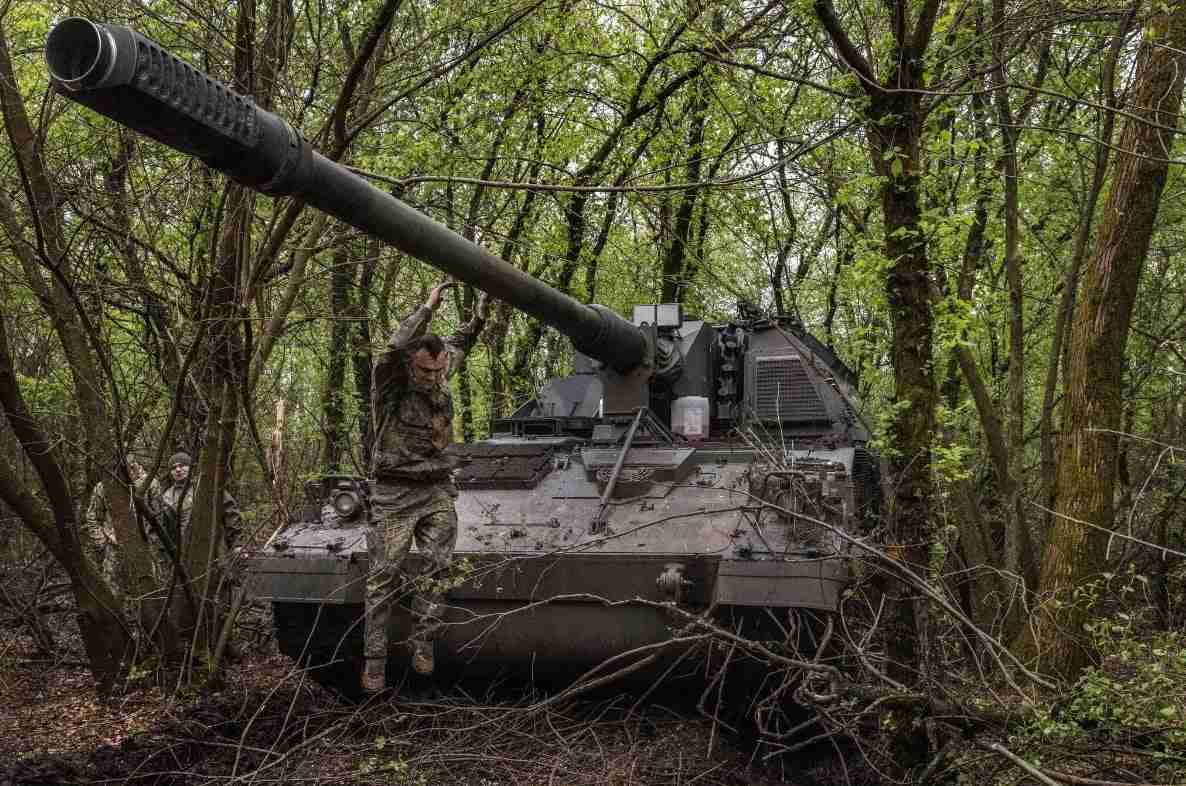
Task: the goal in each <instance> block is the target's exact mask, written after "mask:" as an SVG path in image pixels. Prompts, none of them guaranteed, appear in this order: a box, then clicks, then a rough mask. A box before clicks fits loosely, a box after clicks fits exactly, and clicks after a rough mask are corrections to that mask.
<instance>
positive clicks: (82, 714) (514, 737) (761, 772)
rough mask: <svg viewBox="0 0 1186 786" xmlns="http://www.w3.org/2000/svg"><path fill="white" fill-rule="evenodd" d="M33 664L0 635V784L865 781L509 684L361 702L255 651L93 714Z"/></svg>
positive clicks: (77, 690) (712, 734) (652, 713)
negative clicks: (216, 684)
mask: <svg viewBox="0 0 1186 786" xmlns="http://www.w3.org/2000/svg"><path fill="white" fill-rule="evenodd" d="M70 649H71V651H70V652H67V653H66V654H65V656H64V657H62V658H60V659H58V660H56V661H53V662H50V661H44V660H41V661H39V660H37V659H36V658H35V657H34V655H33V650H32V646H31V641H28V640H26V639H24V638H23V637H22V636H20V635H17V634H14V633H13V632H11V631H8V632H0V707H2V708H3V711H2V712H0V786H9V784H14V785H15V784H59V783H135V784H213V783H219V784H224V783H239V782H242V783H276V782H303V783H314V784H320V783H324V784H330V783H335V784H337V783H376V784H378V783H382V784H409V786H419V785H420V784H437V783H449V784H462V785H463V786H464V785H466V784H472V785H473V786H502V785H503V784H622V785H623V786H625V785H626V784H630V785H631V786H634V785H635V784H637V785H639V786H642V785H644V784H688V785H690V784H697V785H698V786H714V784H715V785H718V786H757V785H765V784H775V783H789V784H795V786H812V785H813V784H833V783H845V782H846V780H848V781H849V782H852V783H854V784H866V783H870V782H872V780H873V778H872V774H871V773H870V772H869V771H868V770H867V769H865V768H864V767H863V766H862V763H861V762H860V761H859V756H854V755H853V753H852V751H846V752H845V753H844V755H843V757H840V756H837V754H836V752H835V751H833V750H832V749H831V748H830V746H825V749H824V750H816V751H813V752H811V753H809V754H799V755H796V756H795V757H793V759H788V758H787V757H783V758H781V759H775V760H768V761H763V760H762V752H761V751H756V750H755V749H754V748H753V746H752V745H751V744H749V743H748V742H747V741H746V740H745V739H744V738H743V737H739V736H737V735H734V734H730V733H729V732H727V731H726V730H724V729H722V728H721V727H720V726H719V725H716V724H714V723H713V722H711V721H710V720H709V719H706V718H703V717H700V716H699V715H698V714H696V713H690V712H688V711H687V710H686V708H685V709H683V710H676V709H673V708H672V707H671V706H670V705H669V704H664V703H663V702H662V700H658V701H654V702H651V703H649V704H647V705H645V706H642V707H634V704H635V698H636V697H633V696H631V695H629V694H621V695H616V696H609V697H599V698H598V699H597V700H584V701H575V702H570V703H567V704H565V705H563V706H559V707H546V708H541V706H540V702H539V699H540V698H541V697H540V696H538V695H532V694H531V692H530V688H529V687H527V686H520V687H518V688H517V689H515V690H517V691H518V693H516V692H515V690H510V691H508V689H507V686H501V687H500V690H499V692H498V696H497V697H494V696H493V695H490V694H488V695H485V696H479V695H475V694H474V693H473V686H469V687H468V688H465V689H463V688H453V689H450V690H449V691H448V692H445V693H441V692H440V691H439V689H437V688H427V689H425V688H420V689H417V690H416V691H415V692H414V693H412V694H408V693H407V692H405V695H400V696H392V697H387V698H385V699H384V700H382V701H372V702H370V703H368V704H364V705H361V706H357V705H350V704H347V703H343V702H341V701H339V700H338V699H337V698H336V697H335V696H333V695H331V694H330V693H328V692H327V691H324V690H322V689H321V688H319V687H318V686H316V685H313V684H310V683H309V681H308V680H306V679H304V677H303V675H302V674H301V673H300V672H299V671H297V670H295V669H294V668H293V666H292V664H291V662H290V661H288V660H287V659H286V658H284V657H282V656H280V655H277V654H275V652H274V650H272V649H271V648H270V647H269V646H267V645H264V646H262V647H257V648H256V650H255V651H253V652H249V653H246V654H245V655H244V656H243V657H242V658H241V660H240V661H239V662H238V663H235V664H234V665H233V666H232V667H231V668H230V670H229V674H228V676H227V679H226V682H225V685H224V686H223V687H222V688H221V689H220V690H217V691H214V690H210V691H203V692H198V691H182V692H179V693H178V692H174V691H172V690H168V689H166V688H165V687H163V685H162V683H164V684H171V680H172V678H171V677H169V676H167V675H161V674H149V673H145V674H141V675H138V678H137V679H136V680H135V681H134V682H133V684H131V685H130V686H128V689H127V690H125V691H123V692H122V693H121V695H119V696H117V697H115V698H113V699H111V700H109V701H106V702H101V701H99V700H98V698H97V697H96V695H95V691H94V686H93V683H92V681H91V678H90V675H89V673H88V671H87V670H86V668H85V666H84V665H83V663H82V661H81V658H80V656H79V654H78V652H77V651H76V649H75V648H73V647H72V648H70Z"/></svg>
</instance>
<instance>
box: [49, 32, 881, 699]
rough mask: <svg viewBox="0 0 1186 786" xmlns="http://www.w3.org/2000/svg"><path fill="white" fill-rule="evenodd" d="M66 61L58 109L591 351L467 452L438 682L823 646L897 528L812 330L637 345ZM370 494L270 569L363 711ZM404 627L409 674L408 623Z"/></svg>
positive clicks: (103, 71)
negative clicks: (817, 615) (872, 530)
mask: <svg viewBox="0 0 1186 786" xmlns="http://www.w3.org/2000/svg"><path fill="white" fill-rule="evenodd" d="M46 60H47V63H48V64H49V68H50V71H51V74H52V76H53V84H54V87H55V89H56V90H57V91H58V92H59V93H61V94H62V95H64V96H66V97H68V98H71V99H73V100H75V101H78V102H79V103H82V104H84V105H86V106H88V107H91V108H92V109H94V110H95V111H98V112H100V113H101V114H104V115H107V116H108V117H111V118H112V119H114V120H116V121H118V122H120V123H122V124H124V125H127V126H129V127H131V128H133V129H135V130H137V131H140V132H141V133H144V134H146V135H148V136H150V137H152V138H153V139H156V140H158V141H160V142H162V143H164V144H166V145H168V146H170V147H172V148H174V149H176V150H179V151H181V152H183V153H186V154H189V155H193V156H196V157H198V158H200V159H201V160H203V161H204V162H206V163H207V164H208V165H210V166H211V167H212V168H214V169H217V170H218V171H220V172H223V173H225V174H227V175H228V176H230V177H231V178H233V179H234V180H236V181H237V182H240V183H242V184H244V185H246V186H248V187H251V188H254V189H258V190H259V191H262V192H264V193H267V194H272V195H276V196H292V197H294V198H297V199H300V200H303V201H304V202H306V203H308V204H310V205H312V206H314V207H316V208H319V209H321V210H323V211H325V212H327V213H329V214H330V215H333V216H334V217H336V218H339V219H341V220H342V221H344V222H346V223H349V224H351V225H353V226H355V227H357V228H359V229H360V230H362V231H364V232H366V233H368V234H370V235H373V236H375V237H378V238H380V239H382V240H384V241H386V242H388V243H390V244H392V245H393V246H395V247H397V248H399V249H401V250H402V251H404V252H406V253H408V254H410V255H412V256H415V257H416V258H418V259H420V260H422V261H424V262H426V263H428V264H430V265H433V266H434V267H437V268H439V269H441V270H442V271H444V272H446V273H449V274H450V275H453V276H455V277H456V278H458V279H460V280H462V281H464V282H466V283H469V284H472V285H474V286H476V287H478V288H480V289H482V290H484V291H486V292H488V293H490V294H491V295H492V296H494V297H496V298H498V299H500V300H503V301H505V302H507V303H510V304H512V305H513V306H515V307H516V308H518V309H520V310H521V311H523V312H525V313H527V314H529V315H531V316H533V317H535V318H536V319H538V320H540V321H541V322H544V323H546V324H548V325H551V326H553V327H555V328H556V329H557V330H559V331H561V332H562V333H564V334H565V335H567V336H568V337H569V338H571V339H572V341H573V345H574V347H575V348H576V350H577V356H576V364H575V365H576V373H574V374H573V375H571V376H569V377H565V378H561V379H554V380H551V381H550V382H548V383H547V384H546V385H545V386H544V387H543V388H542V389H541V390H540V391H539V393H538V394H537V396H536V397H535V398H534V399H532V400H531V401H530V402H528V403H527V404H525V405H523V406H522V407H520V408H519V409H518V410H517V411H516V412H514V413H513V414H512V415H511V416H510V417H507V418H498V419H494V420H493V421H492V422H491V437H490V438H489V439H486V440H483V441H481V442H476V443H470V444H463V445H458V446H455V447H454V449H453V451H454V454H455V456H456V458H457V461H458V471H457V473H456V480H457V483H458V486H459V488H460V497H459V498H458V500H457V511H458V519H459V532H458V541H457V548H456V554H457V556H458V558H459V562H458V564H459V565H461V566H464V567H463V571H464V572H463V573H462V575H460V576H456V577H444V579H443V580H448V581H449V583H450V586H451V589H450V591H449V594H448V596H447V597H448V606H449V609H448V612H447V615H446V621H447V622H448V623H450V624H448V625H446V626H445V633H444V635H443V638H442V639H441V641H439V642H438V644H437V663H438V668H439V669H445V670H447V669H448V668H449V667H450V666H453V667H456V668H458V669H464V670H465V672H466V673H477V672H490V671H504V670H510V671H514V670H519V671H522V672H525V673H530V674H532V675H535V676H540V675H543V674H546V673H548V672H551V673H553V674H560V675H568V676H573V677H575V676H577V675H579V674H580V673H582V672H584V671H585V670H586V669H591V668H596V667H597V666H598V665H600V664H606V663H608V664H609V666H610V667H612V668H611V670H616V669H618V668H626V669H627V670H630V669H633V668H634V667H635V666H637V665H638V663H639V661H640V660H642V659H647V660H648V662H650V661H653V662H654V664H655V665H657V666H658V665H662V664H663V663H665V662H669V661H670V659H672V658H675V657H678V656H680V654H681V653H683V652H684V648H683V646H682V645H672V646H667V643H668V642H669V641H670V640H671V639H672V636H673V635H674V632H675V631H677V630H680V629H684V630H691V629H694V628H695V623H693V622H691V620H693V619H695V617H696V616H697V615H701V614H704V613H705V612H711V618H712V619H713V620H715V621H716V622H721V623H728V624H734V625H737V626H739V627H740V629H741V630H742V631H743V632H744V633H745V634H746V635H753V636H761V637H766V638H769V637H775V638H780V639H781V638H785V637H787V636H788V635H791V636H793V637H795V639H796V641H795V642H794V643H802V642H800V641H798V637H799V634H798V633H794V632H795V631H798V632H800V633H801V632H802V631H804V630H807V629H809V627H810V626H804V625H797V624H794V621H793V620H791V619H789V618H790V617H796V616H797V615H798V613H799V612H800V611H801V610H812V611H815V612H823V613H827V612H831V611H834V610H835V609H836V608H837V607H838V604H839V598H840V593H841V590H842V588H843V587H844V585H845V583H846V582H847V581H848V579H849V570H848V564H849V563H848V558H847V555H848V553H849V547H850V544H851V541H852V535H853V533H855V532H856V530H857V529H858V527H859V526H860V523H861V522H862V521H863V520H865V519H866V518H868V517H869V515H871V514H872V513H874V512H875V511H876V507H877V501H878V499H879V491H878V472H877V463H876V460H875V457H874V456H873V454H871V453H870V452H869V450H868V449H867V447H866V446H867V443H868V440H869V434H868V432H867V430H866V429H865V427H864V426H863V424H862V422H861V420H860V418H859V416H858V408H857V406H856V399H855V396H854V395H853V389H854V386H855V384H854V379H853V377H852V375H851V373H850V372H849V371H848V370H847V369H846V368H845V367H844V365H843V364H842V363H841V362H840V361H839V360H838V359H837V358H836V357H835V356H834V355H833V353H832V352H831V351H830V350H829V349H828V348H827V347H825V346H823V345H822V344H821V343H820V342H818V341H817V340H816V339H815V338H814V337H812V336H811V335H810V334H809V333H807V332H805V331H804V330H803V329H802V326H801V325H799V324H798V323H797V322H796V321H794V320H791V319H788V318H779V317H775V318H764V317H761V316H759V315H756V314H752V313H749V314H741V315H739V316H738V317H737V318H736V319H733V320H731V321H727V322H722V323H712V322H708V321H705V320H701V319H698V318H695V317H693V316H691V315H688V314H685V313H684V311H683V309H682V307H681V306H680V305H678V304H652V305H640V306H636V307H635V308H634V311H633V314H632V315H631V319H630V320H629V321H627V320H626V319H623V318H622V317H620V316H618V315H617V314H615V313H614V312H612V311H610V310H608V309H606V308H603V307H601V306H596V305H585V304H582V303H580V302H578V301H576V300H574V299H573V298H571V297H569V296H567V295H565V294H563V293H561V292H558V291H556V290H554V289H552V288H551V287H549V286H547V285H546V284H544V283H542V282H540V281H538V280H537V279H534V278H532V277H531V276H528V275H527V274H526V273H524V272H523V271H521V270H519V269H518V268H516V267H514V266H513V265H510V264H509V263H507V262H505V261H503V260H501V259H499V258H498V257H496V256H494V255H492V254H490V253H489V252H487V251H485V250H484V249H482V248H481V247H480V246H478V245H476V244H474V243H472V242H470V241H468V240H466V239H464V238H463V237H461V236H460V235H458V234H456V233H454V232H452V231H451V230H449V229H448V228H446V227H444V226H442V225H441V224H439V223H437V222H435V221H433V220H432V219H430V218H428V217H427V216H424V215H423V214H421V213H419V212H417V211H415V210H413V209H412V208H410V207H408V206H407V205H405V204H404V203H402V202H401V201H399V200H398V199H395V198H394V197H392V196H391V195H390V194H387V193H385V192H383V191H381V190H379V189H377V188H375V187H374V186H372V185H371V184H369V183H368V182H366V181H365V180H363V179H362V178H360V177H358V176H357V175H355V174H354V173H352V172H350V171H349V170H347V169H346V168H344V167H342V166H340V165H339V164H337V163H335V162H333V161H330V160H328V159H327V158H325V157H324V156H322V155H320V154H319V153H317V152H316V151H315V150H313V149H312V148H311V147H310V145H309V144H308V142H306V141H305V140H304V139H302V138H301V137H300V135H299V134H297V132H296V131H295V130H294V129H293V128H292V127H291V126H290V125H289V124H288V123H287V122H285V121H284V120H283V119H281V118H280V117H278V116H276V115H275V114H272V113H271V112H267V111H265V110H263V109H261V108H259V107H258V106H256V105H255V104H254V103H253V102H252V101H251V100H250V99H249V98H246V97H243V96H240V95H237V94H236V93H234V92H233V91H231V90H230V89H229V88H227V87H226V86H224V85H222V84H220V83H218V82H216V81H215V80H212V79H210V78H209V77H208V76H206V75H205V74H203V73H201V72H200V71H198V70H196V69H194V68H193V67H192V66H190V65H188V64H187V63H185V62H183V61H181V60H179V59H177V58H175V57H173V56H172V55H170V54H169V53H168V52H166V51H164V50H163V49H162V48H161V47H160V46H158V45H157V44H155V43H154V42H152V41H151V40H149V39H147V38H145V37H143V36H141V35H140V34H138V33H136V32H134V31H132V30H129V29H128V28H124V27H119V26H115V25H105V24H98V23H94V22H90V21H88V20H85V19H78V18H73V19H67V20H65V21H63V22H61V23H59V24H58V25H57V26H55V27H54V29H53V30H52V31H51V33H50V35H49V39H48V41H47V44H46ZM368 490H369V486H368V483H367V481H366V479H365V478H356V477H347V476H327V477H325V478H322V479H320V480H318V481H314V482H310V483H308V484H306V487H305V505H304V508H303V510H302V513H301V515H300V517H299V519H298V520H295V521H293V522H292V523H291V524H290V525H289V526H288V527H287V528H285V529H283V530H282V531H281V532H279V533H277V534H276V535H275V536H274V537H273V538H272V539H271V540H270V541H269V542H268V544H267V546H266V547H265V548H264V549H262V551H261V552H260V553H259V554H258V556H257V557H256V558H254V559H253V560H252V564H251V571H252V574H253V578H254V581H253V586H254V589H255V591H256V593H257V595H258V596H260V597H262V598H264V599H267V600H271V601H272V604H273V610H274V612H275V618H276V624H277V634H278V638H279V642H280V646H281V649H282V650H283V651H284V652H286V653H287V654H289V655H291V656H292V657H294V658H297V659H299V660H301V661H302V662H304V663H306V664H307V665H309V666H310V667H312V669H313V671H312V673H313V675H314V676H315V677H316V678H317V679H319V680H321V681H322V682H324V683H326V684H328V685H330V686H332V687H334V688H336V689H338V690H339V691H341V692H343V693H347V694H352V693H356V692H357V691H358V688H359V683H358V674H359V663H360V658H361V651H362V647H361V635H362V630H363V625H362V623H361V621H360V617H361V614H362V608H363V594H364V590H365V577H366V574H367V570H368V565H369V559H368V556H367V541H366V534H367V532H368V519H367V494H368ZM681 611H682V612H686V613H687V614H686V615H681V614H680V613H679V612H681ZM708 618H709V617H705V619H708ZM391 624H392V628H393V629H392V631H391V632H390V635H389V640H390V641H391V642H393V652H392V654H393V655H394V656H395V657H393V658H392V659H390V660H391V663H392V664H393V668H397V667H398V664H399V663H400V662H401V660H402V661H403V662H406V660H407V657H406V652H405V650H404V649H403V648H402V647H400V646H399V642H401V641H402V640H404V639H405V638H406V635H407V633H408V631H409V629H410V619H409V617H408V615H407V614H393V615H392V623H391ZM688 625H691V626H692V628H688V627H687V626H688ZM688 638H694V637H685V640H687V639H688ZM623 653H631V654H629V655H626V656H623ZM688 662H692V661H688ZM599 673H603V672H599ZM391 676H392V678H393V679H394V678H395V677H396V675H391ZM389 684H390V681H389Z"/></svg>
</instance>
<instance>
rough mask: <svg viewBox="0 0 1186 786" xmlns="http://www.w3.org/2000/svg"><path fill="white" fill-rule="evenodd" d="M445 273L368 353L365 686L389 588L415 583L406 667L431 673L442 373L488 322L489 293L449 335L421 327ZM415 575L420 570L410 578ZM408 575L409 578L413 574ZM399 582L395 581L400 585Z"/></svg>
mask: <svg viewBox="0 0 1186 786" xmlns="http://www.w3.org/2000/svg"><path fill="white" fill-rule="evenodd" d="M450 286H453V283H452V282H444V283H441V284H438V285H437V286H435V287H434V288H433V289H432V292H431V293H430V294H429V296H428V300H427V301H426V302H425V303H424V305H423V306H421V307H419V308H418V309H416V311H415V312H414V313H413V314H412V315H411V316H410V317H408V318H407V319H406V320H404V322H403V324H402V325H400V326H399V329H398V330H397V331H396V332H395V334H394V335H393V336H392V337H391V340H390V341H388V342H387V346H386V347H385V348H384V350H383V352H382V354H381V355H379V357H378V358H377V359H376V361H375V367H374V371H373V383H372V387H371V414H372V418H373V422H374V423H375V443H374V450H373V453H372V456H371V474H372V476H373V477H374V478H375V483H374V485H373V486H372V487H371V494H370V502H371V512H372V519H373V523H374V525H373V526H372V527H371V530H370V534H369V535H368V544H367V545H368V551H369V553H370V556H371V571H370V575H369V576H368V577H367V591H366V644H365V656H366V667H365V669H364V671H363V679H362V682H363V688H364V689H365V690H367V691H370V692H378V691H382V690H383V689H384V688H385V687H386V676H385V672H386V665H387V621H388V616H389V613H390V608H391V603H392V600H393V598H394V597H395V596H396V595H397V594H400V593H401V592H403V591H407V590H408V589H410V590H411V592H412V599H411V607H412V618H413V629H412V634H411V636H410V637H409V646H410V649H411V654H412V668H413V669H415V671H416V672H417V673H418V674H423V675H428V674H432V671H433V667H434V656H433V642H434V641H435V639H436V637H437V634H438V633H439V629H440V619H441V614H442V612H443V602H442V592H441V589H440V587H441V581H442V580H443V578H444V576H443V574H444V572H445V570H446V569H447V568H448V566H449V564H450V562H451V560H452V558H453V546H454V544H455V543H456V542H457V512H456V510H455V508H454V504H453V503H454V500H455V499H456V498H457V487H456V486H455V485H454V483H453V460H452V458H451V457H450V456H447V455H446V454H445V448H447V447H448V446H449V443H450V442H451V440H452V436H453V400H452V398H451V397H450V395H449V383H448V379H449V377H450V376H451V375H452V373H453V372H454V371H456V370H457V368H458V366H459V365H460V362H461V360H462V358H463V357H464V356H465V353H466V352H468V351H469V350H470V348H471V347H472V346H473V344H474V342H475V341H476V340H477V337H478V334H479V333H480V332H481V330H482V325H483V324H484V323H485V319H486V315H485V311H486V298H485V296H483V297H482V299H481V300H480V301H479V304H478V308H477V313H476V314H475V316H474V318H473V319H472V320H471V321H470V322H469V323H468V324H466V325H463V326H462V327H461V328H460V329H459V330H458V332H457V333H456V334H455V335H453V336H452V337H450V338H449V339H447V340H442V339H441V337H440V336H437V335H436V334H433V333H427V332H426V330H427V327H428V323H429V322H430V321H431V320H432V314H433V311H435V310H436V309H437V307H438V306H439V305H440V303H441V297H442V296H443V295H444V292H445V289H446V288H448V287H450ZM413 538H414V539H415V541H416V548H417V549H418V550H419V552H420V555H421V557H422V558H423V560H424V563H425V573H424V575H423V576H415V575H412V571H411V569H410V567H409V566H407V565H405V561H406V558H407V555H408V551H409V549H410V547H411V544H412V540H413ZM417 579H419V580H417ZM413 582H414V583H413ZM401 588H402V589H401Z"/></svg>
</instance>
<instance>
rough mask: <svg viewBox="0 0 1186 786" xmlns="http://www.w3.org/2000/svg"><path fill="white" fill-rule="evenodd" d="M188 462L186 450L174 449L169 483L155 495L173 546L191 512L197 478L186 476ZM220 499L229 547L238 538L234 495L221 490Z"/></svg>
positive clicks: (177, 546)
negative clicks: (170, 482)
mask: <svg viewBox="0 0 1186 786" xmlns="http://www.w3.org/2000/svg"><path fill="white" fill-rule="evenodd" d="M192 464H193V460H192V459H191V458H190V456H189V454H188V453H174V454H173V457H172V458H170V459H169V467H170V474H171V475H172V477H173V483H172V484H171V485H170V486H169V487H168V488H166V489H165V490H164V491H162V492H161V493H160V495H159V496H158V498H157V512H158V515H159V516H160V518H161V524H162V527H163V530H164V533H165V534H166V535H167V536H168V538H169V539H170V540H171V541H172V545H173V547H174V549H180V546H181V544H182V543H184V542H185V533H186V530H187V529H188V528H189V519H190V515H191V514H192V513H193V507H194V494H195V493H196V491H197V488H198V479H197V478H196V477H191V476H190V466H191V465H192ZM222 501H223V504H222V537H223V541H224V542H225V544H226V547H227V550H230V548H231V547H233V546H234V545H235V543H236V542H237V541H238V540H239V531H240V529H241V528H242V518H241V517H240V515H239V506H238V504H237V503H236V502H235V498H234V497H232V496H231V495H230V494H229V493H228V492H225V491H224V492H223V495H222ZM166 558H167V555H166Z"/></svg>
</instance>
